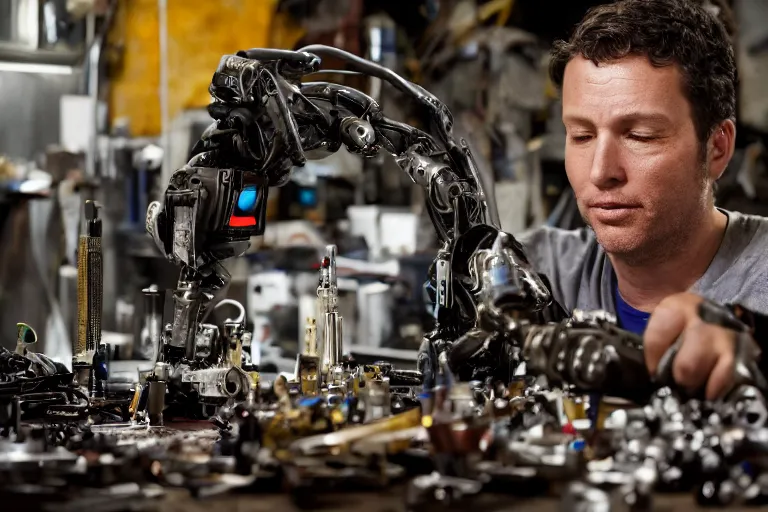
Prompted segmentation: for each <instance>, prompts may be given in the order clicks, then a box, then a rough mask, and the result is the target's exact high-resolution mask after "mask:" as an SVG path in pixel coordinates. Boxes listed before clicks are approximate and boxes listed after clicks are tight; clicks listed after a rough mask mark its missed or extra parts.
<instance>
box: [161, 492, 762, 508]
mask: <svg viewBox="0 0 768 512" xmlns="http://www.w3.org/2000/svg"><path fill="white" fill-rule="evenodd" d="M404 496H405V493H404V490H403V487H402V486H396V487H393V488H392V489H390V490H387V491H382V492H370V493H362V492H355V493H343V494H341V493H340V494H328V495H322V496H320V497H319V498H318V500H317V503H316V504H315V505H314V506H311V507H308V508H304V509H300V508H298V507H297V506H296V505H295V504H294V503H293V502H292V501H291V498H290V497H289V496H288V495H286V494H250V495H249V494H227V495H221V496H216V497H212V498H206V499H203V500H198V499H195V498H192V497H191V496H190V495H189V494H187V493H186V492H185V491H178V490H171V491H169V492H168V494H167V495H166V496H165V497H164V498H163V500H162V501H161V502H160V503H159V507H158V511H161V512H213V511H222V512H289V511H297V512H298V511H302V512H304V511H308V510H312V511H328V512H402V511H404V510H405V507H404ZM431 510H437V509H431ZM453 510H473V511H476V512H516V511H522V512H559V511H560V501H559V500H558V499H556V498H520V497H516V496H514V495H492V494H482V495H480V496H478V497H476V498H475V499H474V500H472V501H470V502H468V504H467V506H460V507H458V508H456V509H453ZM653 510H654V511H659V512H682V511H686V512H692V511H703V510H710V511H711V510H718V509H711V508H710V509H705V508H702V507H698V506H696V503H695V501H694V498H693V496H692V495H687V494H660V495H658V496H657V497H656V499H655V501H654V506H653ZM720 510H728V511H729V512H747V511H754V510H758V509H756V508H754V507H743V508H738V507H728V508H723V509H720Z"/></svg>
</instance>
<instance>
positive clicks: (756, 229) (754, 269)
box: [698, 211, 768, 314]
mask: <svg viewBox="0 0 768 512" xmlns="http://www.w3.org/2000/svg"><path fill="white" fill-rule="evenodd" d="M724 213H725V214H726V215H728V229H727V231H726V236H725V238H724V239H723V244H722V246H721V247H720V251H718V255H717V256H716V257H715V260H714V261H713V262H712V264H711V265H710V268H709V269H708V270H707V274H705V276H704V278H703V279H702V280H701V281H700V283H699V286H698V287H699V288H700V291H702V292H703V293H704V294H705V295H706V296H708V297H709V298H711V299H713V300H717V301H718V302H729V303H738V304H742V305H743V306H745V307H747V308H749V309H752V310H754V311H757V312H760V313H763V314H768V258H766V251H768V218H766V217H760V216H757V215H748V214H744V213H739V212H731V211H724Z"/></svg>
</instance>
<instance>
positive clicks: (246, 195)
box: [237, 187, 259, 213]
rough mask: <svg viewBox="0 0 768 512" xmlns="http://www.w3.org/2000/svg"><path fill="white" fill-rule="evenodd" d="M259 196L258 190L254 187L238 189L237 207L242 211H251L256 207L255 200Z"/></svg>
mask: <svg viewBox="0 0 768 512" xmlns="http://www.w3.org/2000/svg"><path fill="white" fill-rule="evenodd" d="M258 198H259V191H258V189H257V188H256V187H246V188H244V189H243V190H242V191H240V197H238V198H237V209H238V210H240V211H241V212H243V213H252V212H253V210H255V209H256V200H257V199H258Z"/></svg>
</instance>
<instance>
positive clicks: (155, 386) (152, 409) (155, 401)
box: [147, 380, 167, 427]
mask: <svg viewBox="0 0 768 512" xmlns="http://www.w3.org/2000/svg"><path fill="white" fill-rule="evenodd" d="M147 385H148V386H149V398H148V403H147V411H148V413H149V414H148V415H149V424H150V426H153V427H158V426H162V425H163V410H164V409H165V392H166V389H167V385H166V381H164V380H151V381H149V382H148V383H147Z"/></svg>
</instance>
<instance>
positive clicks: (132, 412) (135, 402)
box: [128, 384, 143, 419]
mask: <svg viewBox="0 0 768 512" xmlns="http://www.w3.org/2000/svg"><path fill="white" fill-rule="evenodd" d="M142 389H143V388H142V387H141V384H136V389H135V390H134V391H133V398H132V399H131V405H129V406H128V414H130V415H131V419H135V417H136V409H137V408H138V407H139V398H141V391H142Z"/></svg>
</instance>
